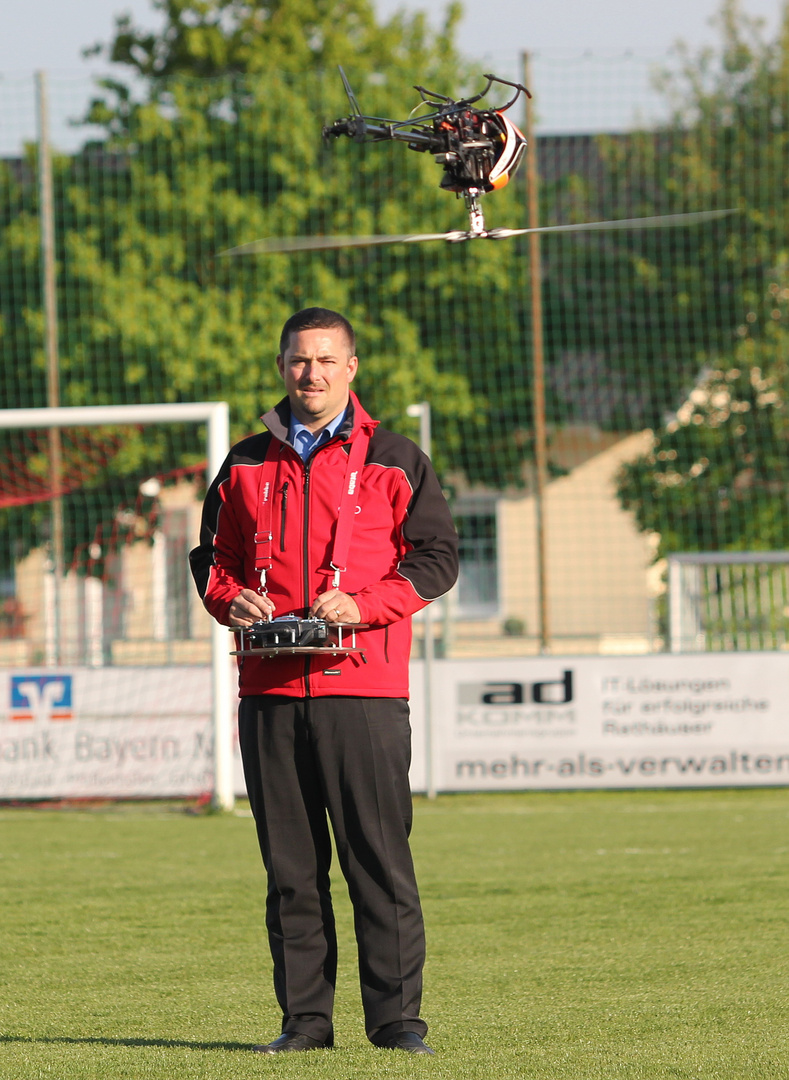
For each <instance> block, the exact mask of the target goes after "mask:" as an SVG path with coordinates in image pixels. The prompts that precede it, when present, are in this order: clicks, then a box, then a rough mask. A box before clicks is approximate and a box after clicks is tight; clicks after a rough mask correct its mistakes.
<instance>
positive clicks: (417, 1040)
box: [375, 1031, 435, 1054]
mask: <svg viewBox="0 0 789 1080" xmlns="http://www.w3.org/2000/svg"><path fill="white" fill-rule="evenodd" d="M375 1045H376V1046H381V1047H383V1049H384V1050H407V1051H408V1053H409V1054H435V1050H431V1049H430V1047H429V1046H427V1045H426V1044H425V1043H424V1042H423V1041H422V1038H421V1036H420V1035H417V1033H416V1032H415V1031H395V1033H394V1034H393V1035H390V1036H389V1037H388V1038H387V1039H384V1041H383V1042H379V1043H376V1044H375Z"/></svg>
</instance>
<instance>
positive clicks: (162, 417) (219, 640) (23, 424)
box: [0, 401, 234, 810]
mask: <svg viewBox="0 0 789 1080" xmlns="http://www.w3.org/2000/svg"><path fill="white" fill-rule="evenodd" d="M161 423H178V424H183V423H194V424H202V423H204V424H205V425H206V429H207V431H206V457H207V472H208V476H209V479H210V478H213V477H214V476H216V474H217V473H218V472H219V469H220V466H221V465H222V462H223V461H224V459H225V456H226V455H227V451H228V449H229V444H230V435H229V431H230V424H229V409H228V405H227V402H224V401H199V402H184V403H173V404H151V405H83V406H62V407H54V408H40V409H3V410H0V429H18V430H19V429H25V428H27V429H34V428H47V429H59V428H70V427H96V426H104V425H132V424H136V425H146V424H161ZM228 652H229V649H228V636H227V630H226V629H225V628H224V627H222V626H220V625H219V624H218V623H217V622H216V621H215V620H213V619H212V620H211V674H212V678H211V685H212V691H211V699H212V700H211V714H212V727H213V736H214V740H213V741H214V786H213V792H212V797H213V803H214V806H216V807H217V808H218V809H222V810H230V809H232V808H233V805H234V784H233V742H232V720H231V712H230V700H231V693H232V689H231V673H230V663H229V661H228Z"/></svg>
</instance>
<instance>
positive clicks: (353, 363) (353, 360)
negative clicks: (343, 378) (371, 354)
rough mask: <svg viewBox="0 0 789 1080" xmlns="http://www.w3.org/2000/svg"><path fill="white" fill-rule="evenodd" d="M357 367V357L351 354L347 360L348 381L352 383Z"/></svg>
mask: <svg viewBox="0 0 789 1080" xmlns="http://www.w3.org/2000/svg"><path fill="white" fill-rule="evenodd" d="M358 369H359V357H358V356H351V357H350V358H349V360H348V382H349V383H352V382H353V380H354V379H355V378H356V372H357V371H358Z"/></svg>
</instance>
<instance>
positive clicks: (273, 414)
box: [260, 390, 378, 443]
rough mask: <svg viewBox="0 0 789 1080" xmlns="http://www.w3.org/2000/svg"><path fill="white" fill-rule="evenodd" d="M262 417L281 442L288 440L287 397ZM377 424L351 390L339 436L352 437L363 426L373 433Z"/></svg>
mask: <svg viewBox="0 0 789 1080" xmlns="http://www.w3.org/2000/svg"><path fill="white" fill-rule="evenodd" d="M260 419H261V420H262V421H263V423H264V424H265V425H266V427H267V428H268V429H269V431H270V432H271V434H272V435H273V436H274V438H276V439H279V441H280V442H284V443H286V442H287V441H288V431H289V429H290V402H289V401H288V399H287V398H286V397H284V398H283V399H282V400H281V401H278V402H277V404H276V405H275V406H274V408H273V409H269V411H268V412H267V413H264V414H263V415H262V416H261V418H260ZM377 426H378V421H377V420H373V418H372V417H371V416H370V414H369V413H368V412H367V411H366V410H365V409H364V408H363V407H362V405H361V403H360V401H359V399H358V397H357V396H356V394H354V392H353V390H351V396H350V400H349V402H348V408H347V410H346V412H345V419H344V420H343V422H342V424H341V425H340V427H339V429H338V431H337V438H340V439H343V440H347V439H350V437H351V435H353V434H354V433H355V432H357V431H359V430H360V429H361V428H363V427H364V428H367V429H368V432H369V434H371V435H372V433H373V431H374V429H375V428H376V427H377Z"/></svg>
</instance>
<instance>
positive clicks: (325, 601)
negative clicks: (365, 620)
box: [310, 589, 362, 623]
mask: <svg viewBox="0 0 789 1080" xmlns="http://www.w3.org/2000/svg"><path fill="white" fill-rule="evenodd" d="M310 615H313V616H314V617H315V618H316V619H325V620H326V622H330V623H337V622H343V623H358V622H361V621H362V616H361V614H360V612H359V608H358V607H357V606H356V601H355V600H354V598H353V597H352V596H349V595H348V593H345V592H340V590H339V589H329V591H328V592H325V593H321V594H320V596H318V597H317V598H316V600H315V602H314V603H313V605H312V607H311V608H310Z"/></svg>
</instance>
